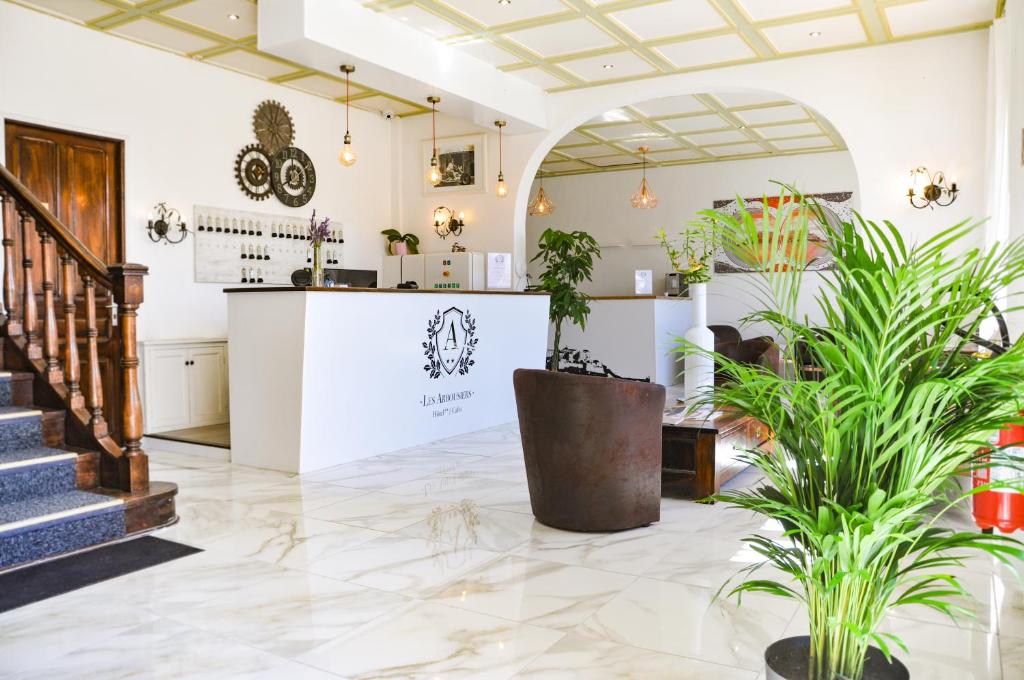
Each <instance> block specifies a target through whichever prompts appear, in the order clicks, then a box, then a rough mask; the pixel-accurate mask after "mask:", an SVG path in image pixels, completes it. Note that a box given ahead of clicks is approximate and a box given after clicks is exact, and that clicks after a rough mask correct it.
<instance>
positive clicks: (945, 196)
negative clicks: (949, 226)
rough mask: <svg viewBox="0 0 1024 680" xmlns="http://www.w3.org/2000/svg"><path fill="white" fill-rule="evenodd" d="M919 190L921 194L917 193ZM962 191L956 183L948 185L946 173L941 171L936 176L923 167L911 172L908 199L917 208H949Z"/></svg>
mask: <svg viewBox="0 0 1024 680" xmlns="http://www.w3.org/2000/svg"><path fill="white" fill-rule="evenodd" d="M915 189H918V190H919V191H920V194H919V193H917V192H916V191H915ZM959 193H960V190H959V189H957V188H956V182H952V183H950V184H947V183H946V173H944V172H942V171H941V170H939V171H938V172H936V173H935V174H932V173H930V172H928V168H926V167H924V166H923V165H922V166H920V167H917V168H914V169H913V170H911V171H910V189H908V190H907V198H909V199H910V205H912V206H914V207H915V208H932V209H933V210H934V209H935V206H936V205H940V206H943V207H945V206H947V205H950V204H951V203H952V202H953V201H955V200H956V197H957V194H959Z"/></svg>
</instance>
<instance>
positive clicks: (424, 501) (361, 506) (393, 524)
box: [305, 491, 454, 531]
mask: <svg viewBox="0 0 1024 680" xmlns="http://www.w3.org/2000/svg"><path fill="white" fill-rule="evenodd" d="M452 507H454V506H453V504H452V503H450V502H448V501H440V500H431V499H428V498H417V497H414V496H397V495H395V494H389V493H380V492H376V491H375V492H372V493H368V494H365V495H362V496H357V497H355V498H351V499H349V500H345V501H340V502H338V503H332V504H331V505H327V506H324V507H322V508H317V509H316V510H311V511H310V512H307V513H305V516H306V517H312V518H313V519H321V520H326V521H328V522H339V523H342V524H349V525H352V526H356V527H363V528H364V529H374V530H376V531H398V530H399V529H403V528H405V527H407V526H409V525H412V524H416V523H417V522H422V521H424V520H425V519H427V518H428V517H430V515H431V513H432V512H435V511H437V510H438V509H440V510H442V511H443V510H446V509H449V508H452Z"/></svg>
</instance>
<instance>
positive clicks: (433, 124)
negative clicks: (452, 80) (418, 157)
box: [427, 95, 441, 187]
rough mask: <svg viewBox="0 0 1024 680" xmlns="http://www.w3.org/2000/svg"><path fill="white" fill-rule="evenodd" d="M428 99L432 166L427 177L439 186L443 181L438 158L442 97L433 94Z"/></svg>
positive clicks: (433, 184) (431, 182)
mask: <svg viewBox="0 0 1024 680" xmlns="http://www.w3.org/2000/svg"><path fill="white" fill-rule="evenodd" d="M427 101H428V102H430V144H431V146H430V148H431V155H430V167H429V168H427V179H428V180H429V181H430V184H431V185H432V186H435V187H436V186H437V185H438V184H440V183H441V166H440V164H439V163H438V160H437V104H438V102H440V101H441V98H440V97H435V96H433V95H431V96H430V97H427Z"/></svg>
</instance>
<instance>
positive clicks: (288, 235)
mask: <svg viewBox="0 0 1024 680" xmlns="http://www.w3.org/2000/svg"><path fill="white" fill-rule="evenodd" d="M285 229H287V230H288V233H287V234H285V238H291V237H292V228H291V225H288V226H287V227H285Z"/></svg>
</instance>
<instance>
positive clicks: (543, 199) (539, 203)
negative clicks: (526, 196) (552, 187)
mask: <svg viewBox="0 0 1024 680" xmlns="http://www.w3.org/2000/svg"><path fill="white" fill-rule="evenodd" d="M538 177H540V190H538V191H537V196H536V198H534V199H533V200H532V201H531V202H530V205H529V206H528V207H527V209H526V211H527V213H529V214H530V215H533V216H534V217H545V216H547V215H550V214H551V213H553V212H555V204H554V203H552V202H551V199H550V198H548V195H547V193H546V192H545V191H544V173H540V174H539V175H538Z"/></svg>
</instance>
